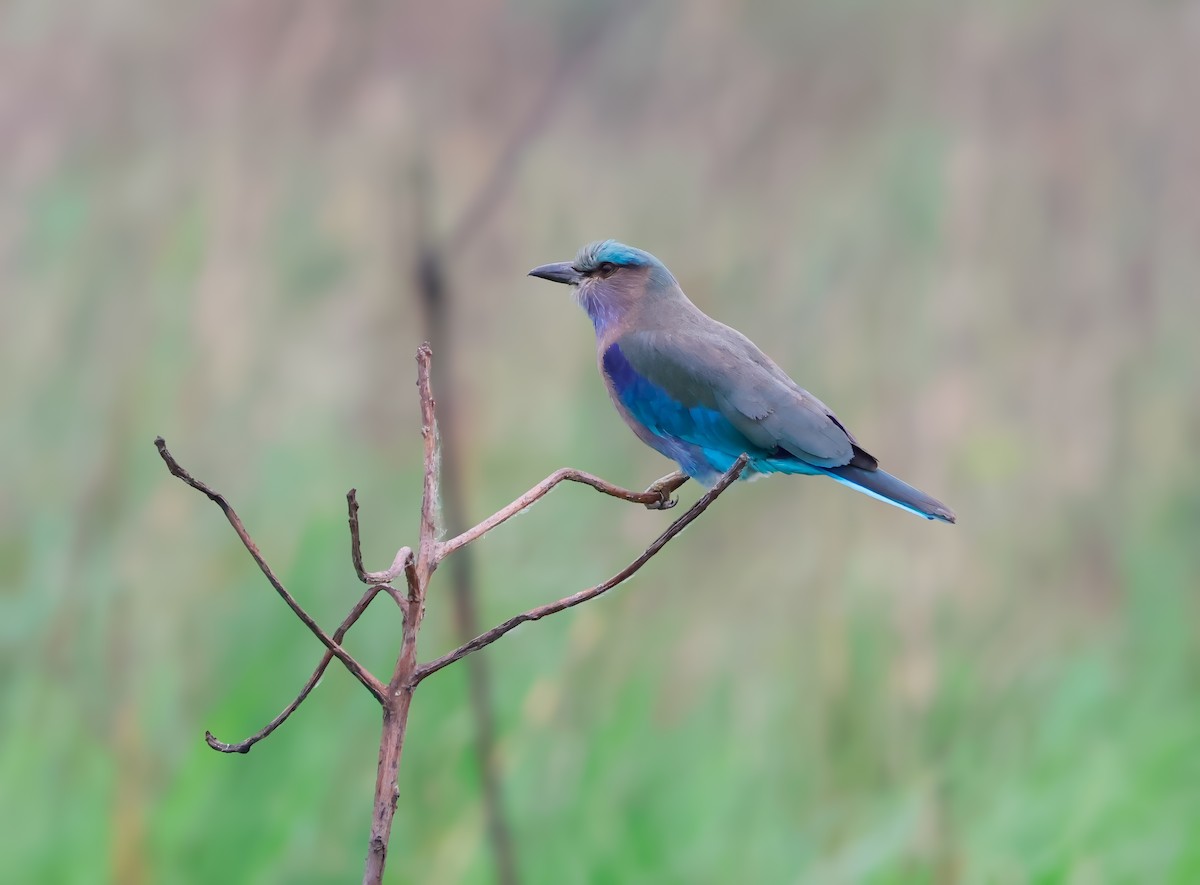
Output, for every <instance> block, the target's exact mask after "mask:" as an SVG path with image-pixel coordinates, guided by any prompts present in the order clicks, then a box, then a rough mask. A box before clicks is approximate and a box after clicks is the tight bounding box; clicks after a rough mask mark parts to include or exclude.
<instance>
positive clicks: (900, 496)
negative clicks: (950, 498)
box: [822, 467, 956, 522]
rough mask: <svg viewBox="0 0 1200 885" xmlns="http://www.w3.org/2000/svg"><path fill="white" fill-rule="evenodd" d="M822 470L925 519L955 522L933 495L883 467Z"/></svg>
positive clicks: (947, 508)
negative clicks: (876, 468)
mask: <svg viewBox="0 0 1200 885" xmlns="http://www.w3.org/2000/svg"><path fill="white" fill-rule="evenodd" d="M822 472H823V473H824V474H825V475H826V476H828V477H830V478H832V479H836V480H837V481H838V482H840V483H841V484H842V485H846V486H849V487H850V488H852V489H855V490H857V491H860V492H863V493H864V494H867V495H870V496H871V497H872V498H878V499H879V500H880V501H885V502H887V503H888V504H893V505H895V506H896V507H899V508H901V509H903V510H907V511H908V512H909V513H915V514H917V516H923V517H925V518H926V519H940V520H942V521H943V522H955V521H956V517H955V515H954V511H953V510H951V509H950V508H949V507H947V506H946V505H945V504H943V503H942V502H941V501H939V500H937V499H936V498H931V497H929V495H927V494H925V493H924V492H922V491H921V490H920V489H914V488H913V487H912V486H910V485H909V484H908V483H906V482H904V481H903V480H901V479H897V478H896V477H894V476H892V475H891V474H890V473H887V472H885V471H883V470H863V469H862V468H861V467H825V468H822Z"/></svg>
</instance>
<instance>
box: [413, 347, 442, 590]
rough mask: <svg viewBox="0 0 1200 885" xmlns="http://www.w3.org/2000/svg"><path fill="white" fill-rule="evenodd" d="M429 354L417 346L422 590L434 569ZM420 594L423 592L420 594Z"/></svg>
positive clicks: (434, 450) (434, 457) (434, 445)
mask: <svg viewBox="0 0 1200 885" xmlns="http://www.w3.org/2000/svg"><path fill="white" fill-rule="evenodd" d="M432 356H433V354H432V353H431V351H430V349H429V345H428V344H422V345H421V346H420V347H418V348H417V390H418V391H419V393H420V397H421V437H422V439H424V441H425V484H424V486H423V488H422V490H421V541H420V544H419V545H418V547H417V574H418V575H419V576H420V580H419V582H418V584H419V586H420V588H421V589H422V590H424V588H425V586H426V585H427V584H428V583H429V576H430V575H432V574H433V570H434V569H436V568H437V564H438V556H437V543H438V542H437V518H438V512H437V511H438V440H437V415H436V413H435V409H436V403H435V402H434V399H433V388H432V387H431V386H430V383H429V363H430V360H431V358H432ZM421 595H422V597H423V596H424V594H423V593H422V594H421Z"/></svg>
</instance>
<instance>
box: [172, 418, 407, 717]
mask: <svg viewBox="0 0 1200 885" xmlns="http://www.w3.org/2000/svg"><path fill="white" fill-rule="evenodd" d="M154 445H155V446H157V447H158V454H159V455H160V456H161V457H162V459H163V462H164V463H165V464H166V465H167V470H169V471H171V475H172V476H175V477H178V478H179V479H181V480H183V481H184V482H185V483H187V484H188V485H189V486H191V487H192V488H194V489H195V490H196V491H198V492H202V493H203V494H204V495H206V496H207V497H208V499H209V500H210V501H212V502H213V503H214V504H216V505H217V506H218V507H220V508H221V511H222V512H223V513H224V514H225V518H226V519H227V520H229V524H230V525H231V526H232V527H233V530H234V531H235V532H236V533H237V536H238V537H239V538H240V539H241V541H242V545H243V546H244V547H245V548H246V552H248V553H249V554H250V555H251V556H252V557H253V558H254V561H255V562H256V563H258V567H259V569H260V570H261V571H262V573H263V574H264V575H265V576H266V578H267V580H268V581H270V582H271V586H272V587H274V588H275V592H276V593H278V594H279V595H280V596H281V597H282V598H283V601H284V602H286V603H287V606H288V608H290V609H291V610H292V612H293V613H294V614H295V615H296V617H298V618H299V619H300V620H301V621H302V622H303V623H304V626H305V627H307V628H308V629H309V631H310V632H311V633H312V634H313V636H315V637H317V639H319V640H320V641H321V644H322V645H324V646H325V647H326V648H327V649H329V651H330V652H332V653H333V655H334V657H336V658H337V659H338V660H339V661H341V662H342V663H343V664H344V665H345V667H346V669H347V670H349V671H350V672H351V673H352V674H354V678H355V679H357V680H358V681H359V682H361V683H362V684H363V687H365V688H366V689H367V691H369V692H370V693H371V694H372V695H374V696H375V699H376V700H377V701H380V702H382V701H383V694H384V685H383V683H381V682H380V681H379V680H378V679H376V678H375V677H374V676H373V675H371V673H370V672H369V671H368V670H367V669H366V668H365V667H364V666H363V665H362V664H360V663H359V662H358V661H356V660H355V659H354V657H353V655H351V654H350V653H349V652H348V651H346V650H345V649H344V648H342V646H341V645H340V644H339V643H338V642H337V641H335V640H334V639H333V638H331V637H330V636H329V634H327V633H326V632H325V631H324V630H322V629H321V626H320V625H319V624H318V623H317V622H316V621H314V620H313V619H312V616H311V615H309V613H308V612H306V611H305V610H304V609H303V608H301V606H300V603H298V602H296V600H295V598H294V597H293V596H292V594H290V593H289V592H288V591H287V588H286V587H284V586H283V582H281V581H280V580H279V578H277V577H276V576H275V573H274V572H273V571H272V570H271V567H270V566H269V565H267V561H266V560H265V559H263V555H262V553H260V552H259V550H258V545H257V544H255V543H254V540H253V539H252V538H251V537H250V533H249V532H247V531H246V527H245V525H243V524H242V520H241V517H239V516H238V515H237V513H236V512H235V511H234V509H233V508H232V507H231V506H230V505H229V502H228V501H226V500H225V498H224V496H222V495H220V494H218V493H217V492H215V491H213V490H212V489H211V488H209V487H208V486H207V485H205V484H204V483H202V482H201V481H200V480H198V479H195V478H193V477H192V475H191V474H190V473H188V472H187V471H186V470H184V469H183V467H181V466H180V464H179V462H178V461H176V460H175V456H174V455H172V454H171V453H170V452H169V451H168V450H167V443H166V441H165V440H164V439H163V438H162V437H161V436H160V437H157V438H155V440H154Z"/></svg>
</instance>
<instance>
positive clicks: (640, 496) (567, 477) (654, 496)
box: [438, 467, 671, 559]
mask: <svg viewBox="0 0 1200 885" xmlns="http://www.w3.org/2000/svg"><path fill="white" fill-rule="evenodd" d="M560 482H577V483H580V484H582V485H586V486H591V487H592V488H594V489H595V490H596V491H598V492H602V493H603V494H605V495H611V496H612V497H614V498H620V499H621V500H622V501H629V502H630V503H632V504H645V505H646V506H648V507H652V506H654V505H662V504H663V503H665V502H668V501H670V500H671V499H670V494H669V493H664V492H662V491H658V490H657V489H654V490H650V489H648V490H646V491H644V492H635V491H632V490H631V489H623V488H621V487H620V486H617V485H613V484H612V483H611V482H608V481H607V480H603V479H601V478H600V477H598V476H593V475H592V474H590V473H585V472H584V471H582V470H576V469H574V468H573V467H563V468H561V469H559V470H556V471H554V472H553V473H551V474H550V475H549V476H547V477H546V478H545V479H543V480H542V481H541V482H539V483H538V484H537V485H535V486H534V487H533V488H531V489H530V490H529V491H527V492H526V493H525V494H523V495H522V496H521V497H519V498H517V500H515V501H513V502H512V503H511V504H509V505H508V506H507V507H502V508H501V509H499V510H497V511H496V512H495V513H493V514H492V515H491V516H489V517H488V518H487V519H485V520H484V521H483V522H481V523H479V525H477V526H475V527H474V528H470V529H467V530H466V531H465V532H463V533H462V534H461V535H459V536H458V537H455V538H451V539H450V540H449V541H443V542H442V544H441V545H440V546H439V548H438V558H439V559H445V558H446V557H447V556H449V555H450V554H451V553H453V552H454V551H455V550H457V549H458V548H460V547H463V546H465V545H467V544H470V543H471V542H472V541H476V540H478V539H479V538H482V537H483V536H484V535H486V534H487V533H488V532H490V531H491V530H492V529H494V528H495V527H496V526H498V525H500V524H502V523H505V522H507V521H508V520H510V519H512V518H513V517H514V516H516V515H517V514H518V513H520V512H521V511H522V510H524V509H526V508H527V507H529V506H530V505H532V504H533V503H534V502H535V501H537V500H538V499H539V498H543V497H545V496H546V494H547V493H549V491H550V490H551V489H553V488H554V487H555V486H556V485H558V484H559V483H560Z"/></svg>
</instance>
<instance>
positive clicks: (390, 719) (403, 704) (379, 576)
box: [155, 345, 746, 885]
mask: <svg viewBox="0 0 1200 885" xmlns="http://www.w3.org/2000/svg"><path fill="white" fill-rule="evenodd" d="M431 359H432V354H431V352H430V349H429V347H428V345H423V346H422V347H421V348H419V349H418V351H417V389H418V391H419V396H420V404H421V424H422V426H421V434H422V437H423V440H424V462H425V470H424V482H423V486H422V495H421V523H420V534H419V538H418V541H417V545H416V548H415V550H414V549H412V548H409V547H401V548H400V549H399V551H397V553H396V555H395V557H394V558H393V560H392V564H391V566H389V567H388V568H387V569H386V570H385V571H381V572H369V571H367V570H366V568H365V567H364V566H363V557H362V544H361V539H360V536H359V519H358V500H357V494H356V492H355V490H354V489H351V490H350V492H349V493H348V494H347V495H346V503H347V508H348V511H349V525H350V556H351V561H352V562H353V565H354V573H355V575H357V577H358V579H359V581H361V582H362V583H363V584H365V585H366V588H367V589H366V591H365V592H364V593H363V595H362V597H361V598H360V599H359V600H358V602H356V603H355V604H354V606H353V608H351V609H350V612H349V613H348V614H347V615H346V617H345V619H344V620H343V621H342V623H341V624H340V625H339V626H338V628H337V629H336V630H335V631H334V632H333V634H332V635H329V634H327V633H326V632H325V631H324V630H323V629H322V628H321V627H320V625H318V624H317V622H316V621H315V620H314V619H313V618H312V616H310V615H309V614H308V612H306V611H305V610H304V609H303V608H302V607H301V606H300V604H299V603H298V602H297V601H296V600H295V598H294V597H293V596H292V595H291V594H290V593H289V592H288V590H287V588H285V587H284V585H283V583H282V582H281V581H280V580H279V578H278V577H277V576H276V574H275V573H274V571H273V570H272V569H271V567H270V566H269V565H268V564H267V561H266V559H265V558H264V557H263V555H262V553H261V552H260V551H259V549H258V545H257V544H255V543H254V540H253V539H252V538H251V536H250V533H249V532H248V531H247V530H246V527H245V525H244V524H243V523H242V520H241V518H240V517H239V516H238V515H237V513H236V512H235V511H234V509H233V508H232V507H231V506H230V504H229V502H228V501H227V500H226V499H225V497H224V496H222V495H220V494H219V493H217V492H215V491H213V489H211V488H210V487H209V486H207V485H205V484H204V483H202V482H200V481H199V480H197V479H195V478H194V477H192V475H191V474H190V473H188V472H187V471H186V470H185V469H184V468H183V467H181V466H180V464H179V462H178V461H176V460H175V457H174V456H173V455H172V454H171V453H170V451H169V450H168V449H167V445H166V442H165V441H164V440H163V439H162V437H159V438H158V439H156V440H155V445H156V446H157V447H158V452H159V455H160V456H161V457H162V459H163V462H164V463H165V464H166V465H167V469H168V470H169V471H170V472H171V474H172V475H173V476H176V477H178V478H179V479H180V480H182V481H183V482H185V483H186V484H187V485H189V486H191V487H192V488H194V489H196V490H197V491H199V492H201V493H203V494H204V495H205V496H207V497H208V498H209V499H210V500H211V501H212V502H213V503H215V504H216V505H217V506H218V507H220V508H221V511H222V512H223V513H224V514H225V518H226V519H227V520H228V521H229V524H230V525H231V526H232V527H233V530H234V532H236V533H237V536H238V538H239V539H240V540H241V542H242V545H243V546H244V547H245V548H246V551H247V552H248V553H249V554H250V556H251V557H252V558H253V559H254V561H255V563H256V564H257V565H258V567H259V569H260V570H261V571H262V573H263V575H265V576H266V578H267V581H268V582H269V583H270V584H271V586H272V587H273V588H274V589H275V592H276V593H278V594H279V596H280V597H281V598H282V599H283V601H284V602H285V603H286V604H287V606H288V608H290V609H291V610H292V612H293V613H294V614H295V615H296V617H297V618H299V619H300V621H301V622H302V623H303V624H304V625H305V626H306V627H307V628H308V629H309V631H310V632H311V633H312V634H313V635H314V636H315V637H316V638H317V639H318V641H320V643H321V644H322V645H323V646H325V654H324V655H323V657H322V658H321V661H320V662H319V663H318V664H317V667H316V669H315V670H314V671H313V673H312V675H311V676H310V677H309V679H308V681H307V682H306V683H305V684H304V687H303V688H302V689H301V690H300V692H299V693H298V694H297V695H296V698H295V699H294V700H293V701H292V702H291V703H290V704H288V705H287V707H285V708H284V709H283V711H282V712H281V713H280V714H279V715H278V716H276V717H275V718H274V719H272V720H271V721H270V722H269V723H267V725H266V726H264V727H263V728H262V729H261V730H260V731H258V732H256V733H255V734H253V735H251V736H250V737H248V738H246V739H245V740H243V741H240V742H238V743H232V744H231V743H224V742H222V741H219V740H217V738H215V737H214V736H213V735H212V733H211V732H206V733H205V739H206V740H207V742H208V745H209V746H210V747H212V748H213V749H214V750H218V751H220V752H223V753H248V752H249V751H250V749H251V748H252V747H253V746H254V745H255V744H256V743H258V742H259V741H261V740H263V739H264V738H266V737H267V736H269V735H270V734H271V733H272V732H273V731H274V730H275V729H276V728H278V727H279V726H280V725H282V724H283V723H284V722H285V721H286V720H287V718H288V717H289V716H291V714H292V713H294V712H295V711H296V709H297V708H298V707H299V706H300V705H301V704H302V703H304V701H305V699H306V698H307V697H308V696H309V694H310V693H311V692H312V690H313V688H315V687H316V684H317V683H318V682H319V681H320V679H321V676H322V675H323V674H324V672H325V669H326V667H328V666H329V663H330V662H331V661H332V660H333V659H334V658H337V659H338V661H340V662H341V664H342V665H343V666H344V667H345V668H346V669H347V670H349V671H350V673H351V674H352V675H353V676H354V677H355V678H356V679H357V680H358V681H359V682H360V683H361V684H362V685H363V686H364V687H365V688H366V689H367V691H369V692H370V693H371V695H372V696H373V697H374V698H375V700H376V701H377V702H378V703H379V705H380V707H381V709H382V714H383V717H382V718H383V721H382V729H381V734H380V741H379V764H378V769H377V774H376V780H375V797H374V808H373V813H372V818H371V835H370V839H369V841H368V846H367V859H366V867H365V870H364V874H363V882H364V885H377V883H379V882H381V881H382V878H383V870H384V865H385V863H386V861H387V847H388V841H389V839H390V837H391V830H392V820H393V818H394V816H395V813H396V805H397V802H398V800H399V787H398V784H397V775H398V772H399V770H400V757H401V752H402V750H403V748H404V734H405V730H406V727H407V725H408V716H409V710H410V709H411V705H412V697H413V692H414V691H415V690H416V688H417V686H418V685H419V684H420V683H421V681H422V680H424V679H425V678H426V677H427V676H430V675H432V674H434V673H436V672H437V671H438V670H441V669H443V668H444V667H448V666H449V665H451V664H453V663H455V662H456V661H459V660H462V659H463V658H464V657H466V656H467V655H469V654H471V653H472V652H476V651H479V650H480V649H482V648H486V647H487V646H489V645H491V644H492V643H493V642H496V641H497V640H498V639H500V637H502V636H504V635H505V634H506V633H509V632H511V631H512V630H514V629H516V628H517V627H519V626H520V625H521V624H523V623H525V622H526V621H536V620H540V619H541V618H544V617H547V616H548V615H552V614H555V613H557V612H561V611H565V610H566V609H568V608H572V607H573V606H576V605H579V604H581V603H584V602H587V601H588V600H591V599H595V598H596V597H597V596H600V595H602V594H604V593H607V592H608V591H609V590H612V589H613V588H614V587H616V586H618V585H619V584H621V583H622V582H624V581H625V580H626V579H628V578H629V577H630V576H632V575H633V574H634V573H635V572H637V571H638V569H640V568H641V567H642V566H643V565H645V564H646V563H647V562H648V561H649V560H650V559H651V558H652V557H654V556H655V555H656V554H657V553H658V552H659V551H660V550H662V548H663V547H665V546H666V545H667V543H668V542H670V540H671V539H672V538H674V537H675V536H676V535H678V534H679V533H680V532H681V531H683V529H685V528H686V527H687V526H688V524H689V523H691V522H692V521H693V520H695V519H696V518H697V517H698V516H700V514H701V513H703V512H704V511H705V510H706V509H707V508H708V506H709V505H710V504H712V502H713V501H715V500H716V499H717V498H718V497H719V496H720V495H721V494H722V493H723V492H724V491H725V490H726V489H727V488H728V487H729V486H730V485H731V484H732V483H733V482H734V480H736V479H737V478H738V477H739V476H740V475H741V473H742V470H743V469H744V468H745V466H746V456H745V455H743V456H742V457H740V458H739V459H738V460H737V461H736V462H734V464H733V466H731V467H730V468H729V470H728V471H726V473H725V474H724V475H722V477H721V478H720V479H719V480H718V481H717V483H716V484H715V485H714V486H713V487H712V488H711V489H709V490H708V491H706V492H705V493H704V494H703V495H702V496H701V497H700V498H699V499H698V500H697V501H696V503H695V504H693V505H692V506H691V507H690V508H688V510H687V511H686V512H685V513H683V514H682V515H681V516H679V517H678V518H677V519H675V521H674V522H672V523H671V525H670V526H668V527H667V529H666V530H665V531H664V532H663V533H662V534H660V535H659V536H658V537H657V538H655V540H654V541H653V542H652V543H651V544H650V545H649V546H648V547H647V548H646V549H645V550H644V551H643V552H642V553H641V554H640V555H639V556H638V557H637V558H636V559H634V560H633V561H632V562H630V563H629V564H628V565H626V566H625V567H624V568H622V569H621V570H620V571H618V572H617V573H616V574H614V575H613V576H612V577H611V578H609V579H608V580H606V581H602V582H601V583H599V584H596V585H595V586H594V587H589V588H587V589H585V590H580V591H579V592H577V593H572V594H571V595H569V596H564V597H563V598H562V599H559V600H557V601H555V602H551V603H548V604H546V605H542V606H538V607H537V608H533V609H530V610H529V611H526V612H522V613H521V614H518V615H515V616H513V617H511V618H509V619H508V620H506V621H504V622H503V623H501V624H497V625H496V626H495V627H493V628H492V629H490V630H487V631H485V632H483V633H481V634H480V635H478V636H476V637H475V638H474V639H472V640H470V641H469V642H466V643H464V644H462V645H461V646H459V647H458V648H456V649H454V650H453V651H451V652H448V653H447V654H444V655H442V656H441V657H439V658H435V659H434V660H431V661H427V662H426V663H423V664H422V663H420V662H419V661H418V659H417V636H418V634H419V632H420V629H421V623H422V620H423V619H424V616H425V602H426V591H427V590H428V587H429V581H430V578H431V577H432V576H433V573H434V572H435V571H436V570H437V567H438V565H439V563H441V561H442V560H443V559H445V558H446V557H447V556H449V555H451V554H452V553H454V552H455V551H456V550H459V549H461V548H463V547H465V546H466V545H468V544H470V543H471V542H472V541H476V540H478V539H479V538H481V537H483V536H484V535H485V534H487V533H488V532H490V531H491V530H492V529H494V528H496V527H497V526H499V525H500V524H501V523H504V522H506V521H507V520H509V519H511V518H512V517H513V516H515V515H516V514H518V513H520V512H521V511H522V510H524V509H525V508H527V507H529V506H530V505H532V504H533V503H534V502H536V501H538V500H539V499H541V498H543V497H545V496H546V495H547V494H548V493H549V492H550V491H551V490H552V489H553V488H554V487H555V486H557V485H558V484H560V483H562V482H575V483H580V484H583V485H587V486H591V487H592V488H594V489H596V491H598V492H601V493H603V494H605V495H609V496H610V497H613V498H618V499H620V500H622V501H629V502H631V503H635V504H643V505H645V506H646V507H649V508H652V509H665V508H667V507H670V506H672V505H673V504H674V500H673V499H672V498H671V497H670V496H671V493H672V492H673V491H675V489H677V488H679V486H680V485H682V484H683V482H684V481H686V477H684V476H682V474H672V475H670V476H667V477H664V478H663V479H661V480H659V481H658V482H656V483H655V484H654V485H652V486H651V487H650V488H649V489H647V490H646V491H643V492H637V491H631V490H629V489H624V488H620V487H619V486H615V485H613V484H612V483H609V482H606V481H605V480H603V479H600V478H599V477H596V476H592V475H591V474H588V473H584V472H583V471H580V470H572V469H569V468H564V469H562V470H557V471H555V472H554V473H552V474H550V476H548V477H546V478H545V479H544V480H542V481H541V482H540V483H538V484H537V485H535V486H534V487H533V488H531V489H530V490H529V491H527V492H526V493H525V494H523V495H521V496H520V497H519V498H517V499H516V500H515V501H513V502H512V503H511V504H509V505H508V506H507V507H503V508H501V509H500V510H498V511H497V512H496V513H494V514H492V515H491V516H489V517H488V518H487V519H485V520H483V521H482V522H481V523H479V524H478V525H476V526H475V527H473V528H471V529H468V530H466V531H465V532H463V533H462V534H460V535H457V536H456V537H453V538H450V539H449V540H446V541H439V540H438V524H437V517H438V510H439V500H438V437H437V419H436V403H435V402H434V399H433V393H432V390H431V388H430V383H429V371H430V362H431ZM401 578H403V580H404V589H403V590H400V589H397V588H396V587H393V586H392V583H393V582H395V581H398V579H401ZM381 592H383V593H387V594H388V595H389V596H390V597H391V598H392V599H393V601H394V602H395V603H396V605H397V606H398V607H399V608H400V610H401V612H402V614H403V617H404V626H403V629H402V631H401V636H400V648H399V650H398V652H397V655H396V664H395V667H394V668H393V671H392V674H391V677H390V678H389V680H388V681H387V683H384V682H383V681H382V680H381V679H380V678H379V677H377V676H375V675H374V674H372V673H371V672H370V671H369V670H367V668H366V667H364V666H363V665H362V664H360V663H359V662H358V661H357V660H355V658H354V657H353V656H352V655H351V654H350V653H349V652H348V651H346V649H345V648H344V647H343V646H342V640H343V639H344V638H345V636H346V633H348V632H349V630H350V628H351V627H353V626H354V624H355V623H356V622H357V621H358V619H359V618H360V617H361V616H362V615H363V614H364V613H365V612H366V610H367V608H368V607H369V606H370V604H371V603H372V602H373V601H374V600H375V598H376V597H377V596H378V595H379V594H380V593H381Z"/></svg>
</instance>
